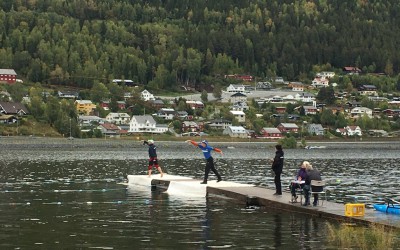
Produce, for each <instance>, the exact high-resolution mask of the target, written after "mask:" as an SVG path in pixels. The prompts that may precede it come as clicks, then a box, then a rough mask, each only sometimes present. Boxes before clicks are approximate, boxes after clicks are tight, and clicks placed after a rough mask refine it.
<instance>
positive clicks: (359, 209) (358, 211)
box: [344, 203, 365, 216]
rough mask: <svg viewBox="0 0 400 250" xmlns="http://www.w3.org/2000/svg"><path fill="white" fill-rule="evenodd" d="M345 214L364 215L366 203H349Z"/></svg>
mask: <svg viewBox="0 0 400 250" xmlns="http://www.w3.org/2000/svg"><path fill="white" fill-rule="evenodd" d="M344 214H345V215H346V216H364V214H365V204H362V203H357V204H351V203H348V204H346V205H345V210H344Z"/></svg>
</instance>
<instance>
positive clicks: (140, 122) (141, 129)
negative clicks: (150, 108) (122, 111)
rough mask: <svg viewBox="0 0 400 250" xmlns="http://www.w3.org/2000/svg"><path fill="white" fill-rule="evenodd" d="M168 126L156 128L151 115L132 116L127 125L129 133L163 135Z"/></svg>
mask: <svg viewBox="0 0 400 250" xmlns="http://www.w3.org/2000/svg"><path fill="white" fill-rule="evenodd" d="M167 131H168V126H157V123H156V121H155V120H154V118H153V117H152V116H151V115H134V116H132V119H131V122H130V123H129V131H128V132H129V133H157V134H161V133H165V132H167Z"/></svg>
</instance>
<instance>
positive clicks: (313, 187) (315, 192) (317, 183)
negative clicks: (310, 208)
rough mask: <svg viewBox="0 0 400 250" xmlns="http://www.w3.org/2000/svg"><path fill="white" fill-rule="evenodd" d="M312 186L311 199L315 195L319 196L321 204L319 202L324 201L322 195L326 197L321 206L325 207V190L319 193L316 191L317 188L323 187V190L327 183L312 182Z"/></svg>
mask: <svg viewBox="0 0 400 250" xmlns="http://www.w3.org/2000/svg"><path fill="white" fill-rule="evenodd" d="M310 186H311V188H310V199H311V198H312V197H313V195H314V194H318V203H319V201H320V200H322V199H321V195H324V199H323V200H322V205H321V206H323V205H324V200H326V192H325V191H324V190H322V191H320V192H317V191H314V190H315V188H316V187H322V188H323V187H324V186H325V181H317V180H311V183H310Z"/></svg>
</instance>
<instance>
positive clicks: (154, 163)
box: [143, 140, 164, 177]
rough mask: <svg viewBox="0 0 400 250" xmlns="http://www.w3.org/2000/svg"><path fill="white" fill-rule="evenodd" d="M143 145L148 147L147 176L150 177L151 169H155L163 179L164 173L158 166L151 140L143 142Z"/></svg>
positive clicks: (155, 150)
mask: <svg viewBox="0 0 400 250" xmlns="http://www.w3.org/2000/svg"><path fill="white" fill-rule="evenodd" d="M143 145H148V146H149V167H148V175H149V177H151V170H152V169H153V167H156V168H157V170H158V172H160V176H161V177H163V175H164V173H163V171H162V170H161V167H160V166H159V165H158V160H157V147H156V145H154V141H153V140H148V141H143Z"/></svg>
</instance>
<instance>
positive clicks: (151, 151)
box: [149, 144, 157, 157]
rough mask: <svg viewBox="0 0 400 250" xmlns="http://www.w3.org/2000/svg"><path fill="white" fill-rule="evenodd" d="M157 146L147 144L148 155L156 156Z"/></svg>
mask: <svg viewBox="0 0 400 250" xmlns="http://www.w3.org/2000/svg"><path fill="white" fill-rule="evenodd" d="M156 149H157V147H156V145H154V144H150V145H149V157H157V151H156Z"/></svg>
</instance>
